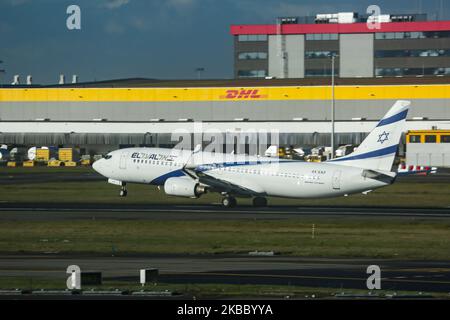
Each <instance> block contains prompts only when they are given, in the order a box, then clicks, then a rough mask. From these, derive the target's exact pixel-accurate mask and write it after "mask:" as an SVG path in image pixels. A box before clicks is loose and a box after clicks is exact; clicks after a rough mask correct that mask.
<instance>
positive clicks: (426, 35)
mask: <svg viewBox="0 0 450 320" xmlns="http://www.w3.org/2000/svg"><path fill="white" fill-rule="evenodd" d="M440 38H450V31H425V32H377V33H375V39H376V40H400V39H440Z"/></svg>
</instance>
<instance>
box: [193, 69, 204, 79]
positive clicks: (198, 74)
mask: <svg viewBox="0 0 450 320" xmlns="http://www.w3.org/2000/svg"><path fill="white" fill-rule="evenodd" d="M195 71H197V79H198V80H200V78H201V75H202V72H203V71H205V68H203V67H199V68H196V69H195Z"/></svg>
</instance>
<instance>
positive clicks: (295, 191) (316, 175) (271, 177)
mask: <svg viewBox="0 0 450 320" xmlns="http://www.w3.org/2000/svg"><path fill="white" fill-rule="evenodd" d="M186 163H187V164H186ZM185 165H186V167H192V168H194V167H195V168H196V170H200V171H202V172H204V173H205V174H207V175H209V176H211V177H214V178H216V179H220V180H221V181H227V182H230V183H232V184H234V185H238V186H241V187H243V188H245V189H248V190H252V191H254V192H255V194H256V193H257V194H263V195H267V196H276V197H286V198H322V197H337V196H342V195H345V194H352V193H359V192H364V191H368V190H372V189H376V188H379V187H383V186H386V185H388V184H389V183H388V182H383V181H379V180H375V179H371V178H368V177H365V176H364V175H363V172H364V169H362V168H357V167H351V166H345V165H339V164H337V163H336V164H334V163H326V162H325V163H310V162H304V161H294V160H283V159H276V158H269V157H256V156H246V155H231V154H219V153H209V152H198V153H195V154H192V152H191V151H180V150H174V149H162V148H128V149H121V150H116V151H113V152H111V153H109V158H108V159H106V158H105V159H101V160H98V161H96V162H95V163H94V169H95V170H96V171H98V172H99V173H100V174H102V175H104V176H105V177H107V178H109V179H113V180H117V181H120V182H126V183H143V184H154V185H164V183H165V181H166V180H167V179H169V178H171V177H186V179H192V178H191V177H188V176H187V174H186V173H185V171H183V170H182V169H183V167H184V166H185Z"/></svg>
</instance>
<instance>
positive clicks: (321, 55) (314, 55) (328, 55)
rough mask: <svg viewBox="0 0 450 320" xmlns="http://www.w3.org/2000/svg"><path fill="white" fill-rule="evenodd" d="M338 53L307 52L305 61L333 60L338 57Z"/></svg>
mask: <svg viewBox="0 0 450 320" xmlns="http://www.w3.org/2000/svg"><path fill="white" fill-rule="evenodd" d="M337 54H338V52H337V51H306V52H305V59H321V58H331V57H332V56H336V55H337Z"/></svg>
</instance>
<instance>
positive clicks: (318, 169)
mask: <svg viewBox="0 0 450 320" xmlns="http://www.w3.org/2000/svg"><path fill="white" fill-rule="evenodd" d="M409 105H410V101H405V100H398V101H397V102H395V104H394V105H393V106H392V107H391V109H390V110H389V111H388V112H387V113H386V115H385V116H384V117H383V118H382V119H381V120H380V121H379V122H378V124H377V126H376V127H375V128H374V129H373V130H372V131H371V132H370V133H369V135H368V136H367V137H366V138H365V139H364V141H363V142H362V143H361V144H360V146H359V147H358V148H357V149H356V150H355V151H354V152H352V153H350V154H348V155H346V156H343V157H340V158H335V159H330V160H328V161H325V162H321V163H314V162H304V161H297V160H288V159H278V158H277V159H275V158H270V157H259V156H248V155H243V154H224V153H210V152H203V151H200V150H199V148H197V147H196V149H195V150H194V151H191V150H182V149H166V148H126V149H119V150H115V151H112V152H110V153H108V154H107V155H106V156H105V157H104V158H102V159H99V160H97V161H96V162H94V164H93V168H94V170H95V171H97V172H98V173H100V174H101V175H103V176H105V177H106V178H108V182H109V183H112V184H116V185H119V186H120V187H121V189H120V196H126V195H127V188H126V185H127V183H141V184H151V185H157V186H159V188H163V189H164V191H165V193H166V194H168V195H171V196H180V197H190V198H198V197H200V196H201V195H202V194H205V193H207V192H218V193H220V194H221V195H222V196H223V198H222V205H223V206H224V207H228V208H229V207H234V206H236V205H237V201H236V197H247V198H248V197H251V198H253V205H254V206H255V207H263V206H267V198H266V197H268V196H272V197H282V198H327V197H339V196H347V195H349V194H355V193H364V194H366V193H367V192H370V191H372V190H374V189H377V188H381V187H384V186H387V185H390V184H392V183H393V182H394V181H395V178H396V176H397V173H396V172H394V171H392V166H393V162H394V158H395V155H396V153H397V149H398V145H399V143H400V138H401V135H402V132H403V127H404V124H405V121H406V116H407V113H408V109H409V108H408V107H409Z"/></svg>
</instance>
